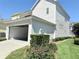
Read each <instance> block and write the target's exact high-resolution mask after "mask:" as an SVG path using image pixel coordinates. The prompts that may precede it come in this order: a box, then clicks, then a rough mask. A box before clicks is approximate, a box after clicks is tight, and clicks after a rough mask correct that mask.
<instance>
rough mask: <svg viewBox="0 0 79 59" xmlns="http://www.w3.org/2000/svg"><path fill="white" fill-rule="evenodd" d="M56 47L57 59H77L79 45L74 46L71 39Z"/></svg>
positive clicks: (78, 58) (78, 56)
mask: <svg viewBox="0 0 79 59" xmlns="http://www.w3.org/2000/svg"><path fill="white" fill-rule="evenodd" d="M57 46H58V51H57V57H58V58H57V59H79V45H74V44H73V40H72V39H69V40H66V41H64V42H61V43H59V44H58V45H57Z"/></svg>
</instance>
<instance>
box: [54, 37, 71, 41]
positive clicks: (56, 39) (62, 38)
mask: <svg viewBox="0 0 79 59" xmlns="http://www.w3.org/2000/svg"><path fill="white" fill-rule="evenodd" d="M69 38H72V37H57V38H55V39H53V40H54V41H62V40H65V39H69Z"/></svg>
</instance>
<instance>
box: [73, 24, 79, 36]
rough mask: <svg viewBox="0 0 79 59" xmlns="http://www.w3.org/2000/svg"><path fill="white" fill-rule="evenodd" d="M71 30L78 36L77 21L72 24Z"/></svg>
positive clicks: (78, 27)
mask: <svg viewBox="0 0 79 59" xmlns="http://www.w3.org/2000/svg"><path fill="white" fill-rule="evenodd" d="M72 32H73V33H74V34H75V36H77V37H79V23H76V24H74V25H73V28H72Z"/></svg>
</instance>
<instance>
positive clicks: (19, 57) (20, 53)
mask: <svg viewBox="0 0 79 59" xmlns="http://www.w3.org/2000/svg"><path fill="white" fill-rule="evenodd" d="M27 48H28V47H27ZM27 48H26V47H23V48H21V49H18V50H16V51H14V52H12V53H11V54H10V55H9V56H7V58H6V59H25V57H26V55H27V54H26V50H27Z"/></svg>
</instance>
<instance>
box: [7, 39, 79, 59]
mask: <svg viewBox="0 0 79 59" xmlns="http://www.w3.org/2000/svg"><path fill="white" fill-rule="evenodd" d="M57 47H58V50H57V53H56V56H57V59H79V45H75V44H74V40H73V39H67V40H64V41H60V42H58V43H57ZM27 51H28V49H27V48H26V47H24V48H21V49H18V50H16V51H14V52H12V53H11V54H10V55H9V56H8V57H7V58H6V59H24V58H25V57H26V55H27Z"/></svg>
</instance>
